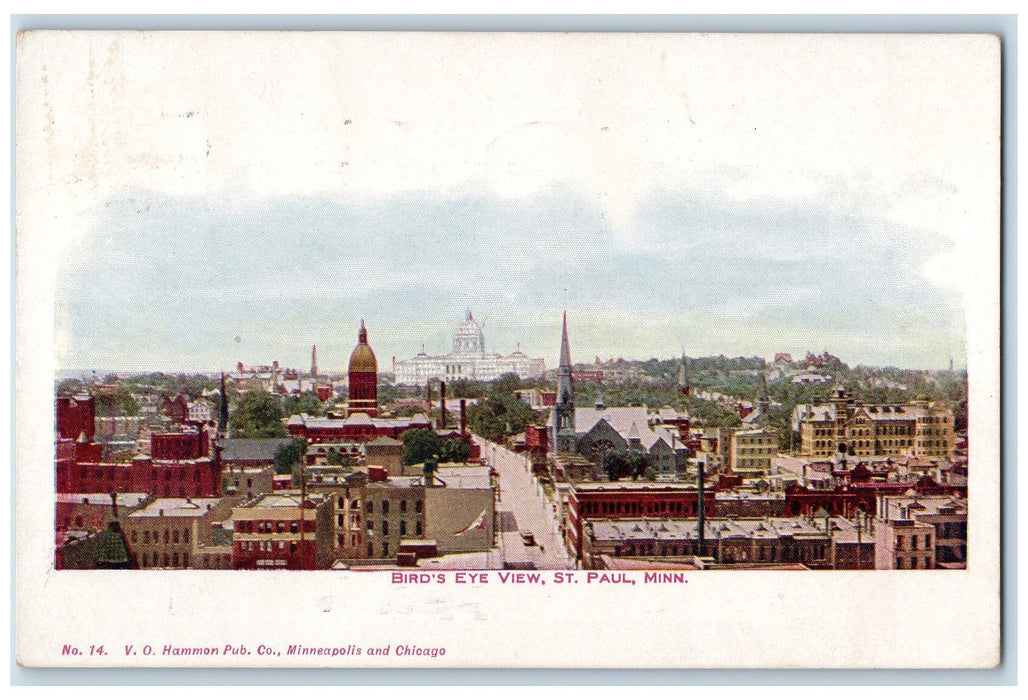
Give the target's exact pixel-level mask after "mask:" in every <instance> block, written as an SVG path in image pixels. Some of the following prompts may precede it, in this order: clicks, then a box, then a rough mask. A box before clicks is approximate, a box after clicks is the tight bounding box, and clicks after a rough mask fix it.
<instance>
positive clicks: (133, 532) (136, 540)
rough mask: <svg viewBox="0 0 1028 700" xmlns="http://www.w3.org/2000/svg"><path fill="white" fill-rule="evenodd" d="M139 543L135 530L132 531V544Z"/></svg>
mask: <svg viewBox="0 0 1028 700" xmlns="http://www.w3.org/2000/svg"><path fill="white" fill-rule="evenodd" d="M138 541H139V533H138V532H136V531H135V530H133V531H132V543H133V544H135V543H136V542H138Z"/></svg>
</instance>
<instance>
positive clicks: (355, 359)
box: [350, 320, 378, 374]
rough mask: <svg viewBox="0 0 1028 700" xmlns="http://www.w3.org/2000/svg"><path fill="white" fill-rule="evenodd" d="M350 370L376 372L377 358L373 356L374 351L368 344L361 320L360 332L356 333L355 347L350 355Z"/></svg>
mask: <svg viewBox="0 0 1028 700" xmlns="http://www.w3.org/2000/svg"><path fill="white" fill-rule="evenodd" d="M350 371H351V372H374V373H376V374H377V373H378V360H377V359H376V358H375V351H374V350H372V349H371V346H370V345H368V331H367V329H366V328H365V327H364V321H363V320H362V321H361V329H360V333H358V335H357V347H355V348H354V349H353V353H352V354H351V355H350Z"/></svg>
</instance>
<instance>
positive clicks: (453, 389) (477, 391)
mask: <svg viewBox="0 0 1028 700" xmlns="http://www.w3.org/2000/svg"><path fill="white" fill-rule="evenodd" d="M446 390H447V393H449V395H450V396H452V397H453V398H455V399H478V398H481V397H482V396H485V390H484V389H483V388H482V385H481V384H480V383H478V382H476V381H475V380H473V379H455V380H454V381H452V382H450V383H449V384H447V385H446Z"/></svg>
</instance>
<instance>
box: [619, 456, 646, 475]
mask: <svg viewBox="0 0 1028 700" xmlns="http://www.w3.org/2000/svg"><path fill="white" fill-rule="evenodd" d="M649 466H650V459H649V457H647V456H646V455H644V454H643V453H641V452H630V453H628V455H626V456H625V458H624V470H625V471H626V472H627V476H631V477H632V479H633V480H634V479H638V478H639V477H640V476H643V475H644V474H645V473H646V470H647V468H649Z"/></svg>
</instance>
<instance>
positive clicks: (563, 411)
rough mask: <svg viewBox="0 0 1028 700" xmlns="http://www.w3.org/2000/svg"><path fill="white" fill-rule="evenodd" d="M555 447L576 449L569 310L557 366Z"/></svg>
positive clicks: (557, 450) (566, 313)
mask: <svg viewBox="0 0 1028 700" xmlns="http://www.w3.org/2000/svg"><path fill="white" fill-rule="evenodd" d="M553 415H554V421H555V423H554V426H555V433H556V434H555V435H554V441H553V445H554V449H555V451H556V452H574V450H575V385H574V378H573V377H572V373H571V344H570V343H569V342H568V312H567V311H565V312H564V329H563V332H562V335H561V338H560V365H559V366H558V368H557V404H556V405H555V406H554V407H553Z"/></svg>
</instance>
